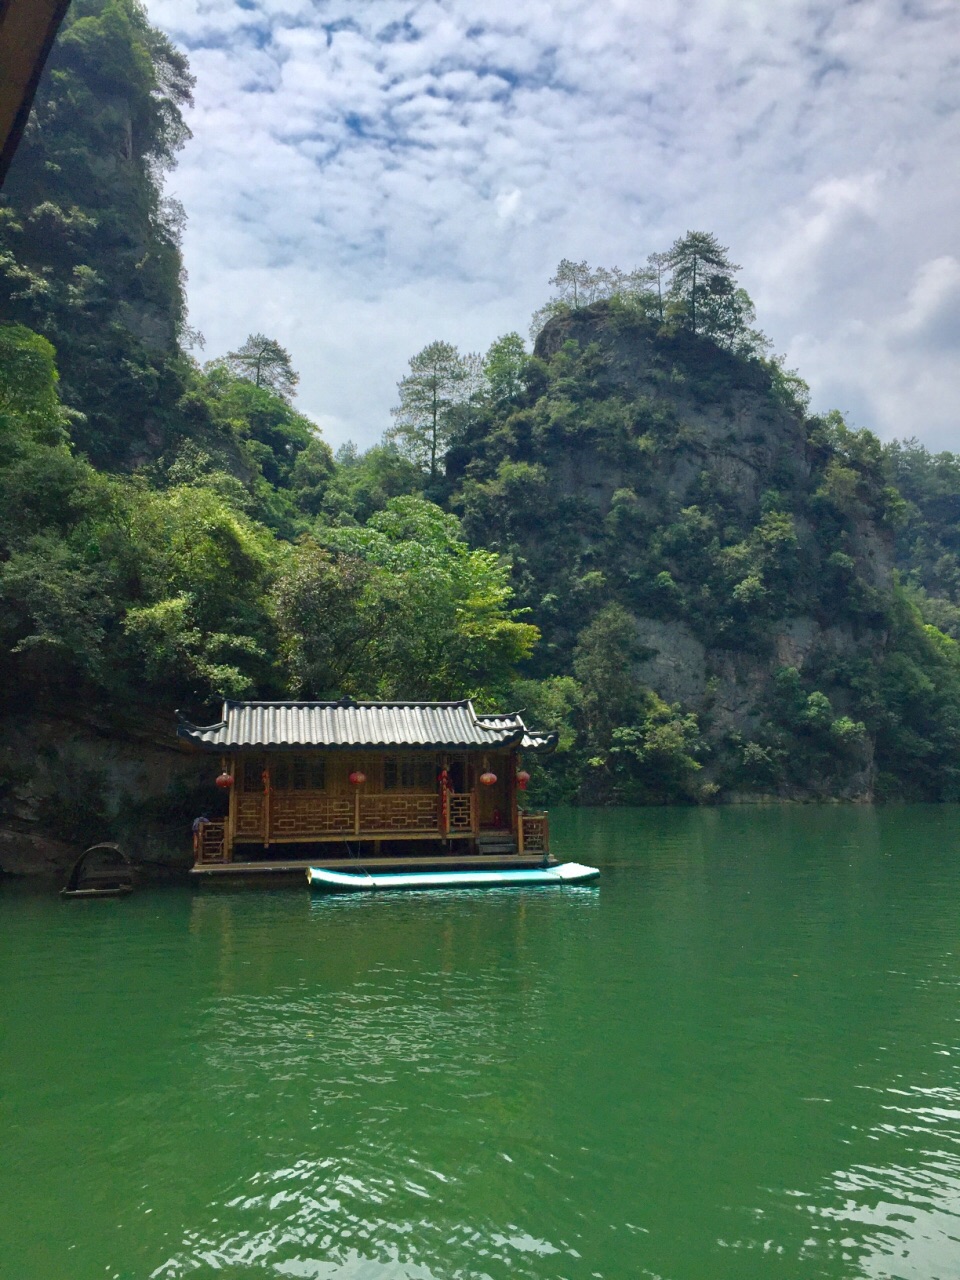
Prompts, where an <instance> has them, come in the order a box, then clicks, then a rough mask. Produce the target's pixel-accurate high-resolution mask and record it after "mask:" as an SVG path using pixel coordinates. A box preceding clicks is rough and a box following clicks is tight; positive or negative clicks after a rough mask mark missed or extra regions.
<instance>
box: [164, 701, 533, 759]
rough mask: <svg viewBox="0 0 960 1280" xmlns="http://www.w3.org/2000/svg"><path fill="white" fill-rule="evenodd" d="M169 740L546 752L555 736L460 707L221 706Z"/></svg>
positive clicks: (225, 745) (210, 744)
mask: <svg viewBox="0 0 960 1280" xmlns="http://www.w3.org/2000/svg"><path fill="white" fill-rule="evenodd" d="M177 737H178V738H180V739H182V740H183V741H184V742H189V743H191V744H192V745H193V746H196V747H200V748H201V749H204V750H209V751H224V750H233V749H236V748H242V747H261V748H268V747H269V748H271V749H275V748H281V749H282V748H296V747H300V748H303V747H327V748H329V749H337V748H344V749H348V748H352V749H354V750H357V749H360V748H369V749H376V748H381V747H420V748H436V749H447V750H454V749H458V748H467V749H469V748H483V747H489V748H495V747H512V746H516V747H525V748H526V749H527V750H531V751H533V750H537V749H541V750H542V749H546V748H550V747H552V746H555V745H556V735H553V734H533V733H530V732H529V731H528V730H527V727H526V725H525V724H524V723H523V721H522V720H521V718H520V717H519V716H518V715H477V713H476V712H475V711H474V709H473V704H472V703H471V702H470V701H469V700H468V699H464V700H463V701H462V702H354V701H352V700H351V699H349V698H344V699H341V701H340V702H225V703H224V704H223V719H222V720H220V721H219V722H218V723H217V724H211V725H193V724H188V723H187V722H186V721H182V722H181V724H180V726H179V727H178V729H177Z"/></svg>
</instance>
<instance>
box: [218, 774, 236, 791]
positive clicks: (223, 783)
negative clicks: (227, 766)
mask: <svg viewBox="0 0 960 1280" xmlns="http://www.w3.org/2000/svg"><path fill="white" fill-rule="evenodd" d="M217 786H218V787H221V788H222V789H223V790H224V791H229V790H230V788H231V787H232V786H233V775H232V774H229V773H221V774H220V776H219V778H217Z"/></svg>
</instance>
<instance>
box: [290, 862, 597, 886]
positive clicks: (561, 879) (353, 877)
mask: <svg viewBox="0 0 960 1280" xmlns="http://www.w3.org/2000/svg"><path fill="white" fill-rule="evenodd" d="M599 875H600V871H599V868H597V867H585V866H583V865H582V864H581V863H579V862H564V863H562V864H561V865H560V866H557V867H538V868H535V869H533V870H527V871H410V872H407V873H405V874H387V875H369V874H368V873H367V872H362V873H359V874H358V873H356V872H347V871H327V870H325V869H324V868H323V867H310V868H309V869H308V870H307V884H308V885H309V886H310V888H311V889H313V890H314V891H315V892H317V893H369V892H372V891H374V890H377V889H494V888H509V887H520V886H522V885H549V884H554V885H564V884H583V883H585V882H587V881H590V880H596V878H597V877H598V876H599Z"/></svg>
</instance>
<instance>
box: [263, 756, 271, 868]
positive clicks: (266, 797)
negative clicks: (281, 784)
mask: <svg viewBox="0 0 960 1280" xmlns="http://www.w3.org/2000/svg"><path fill="white" fill-rule="evenodd" d="M263 847H264V848H265V849H269V848H270V761H269V760H267V761H265V763H264V766H263Z"/></svg>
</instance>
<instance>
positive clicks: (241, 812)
mask: <svg viewBox="0 0 960 1280" xmlns="http://www.w3.org/2000/svg"><path fill="white" fill-rule="evenodd" d="M234 803H235V804H236V806H237V826H236V832H237V835H238V836H259V835H262V834H263V792H262V791H261V793H260V795H239V796H237V798H236V800H235V802H234Z"/></svg>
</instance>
